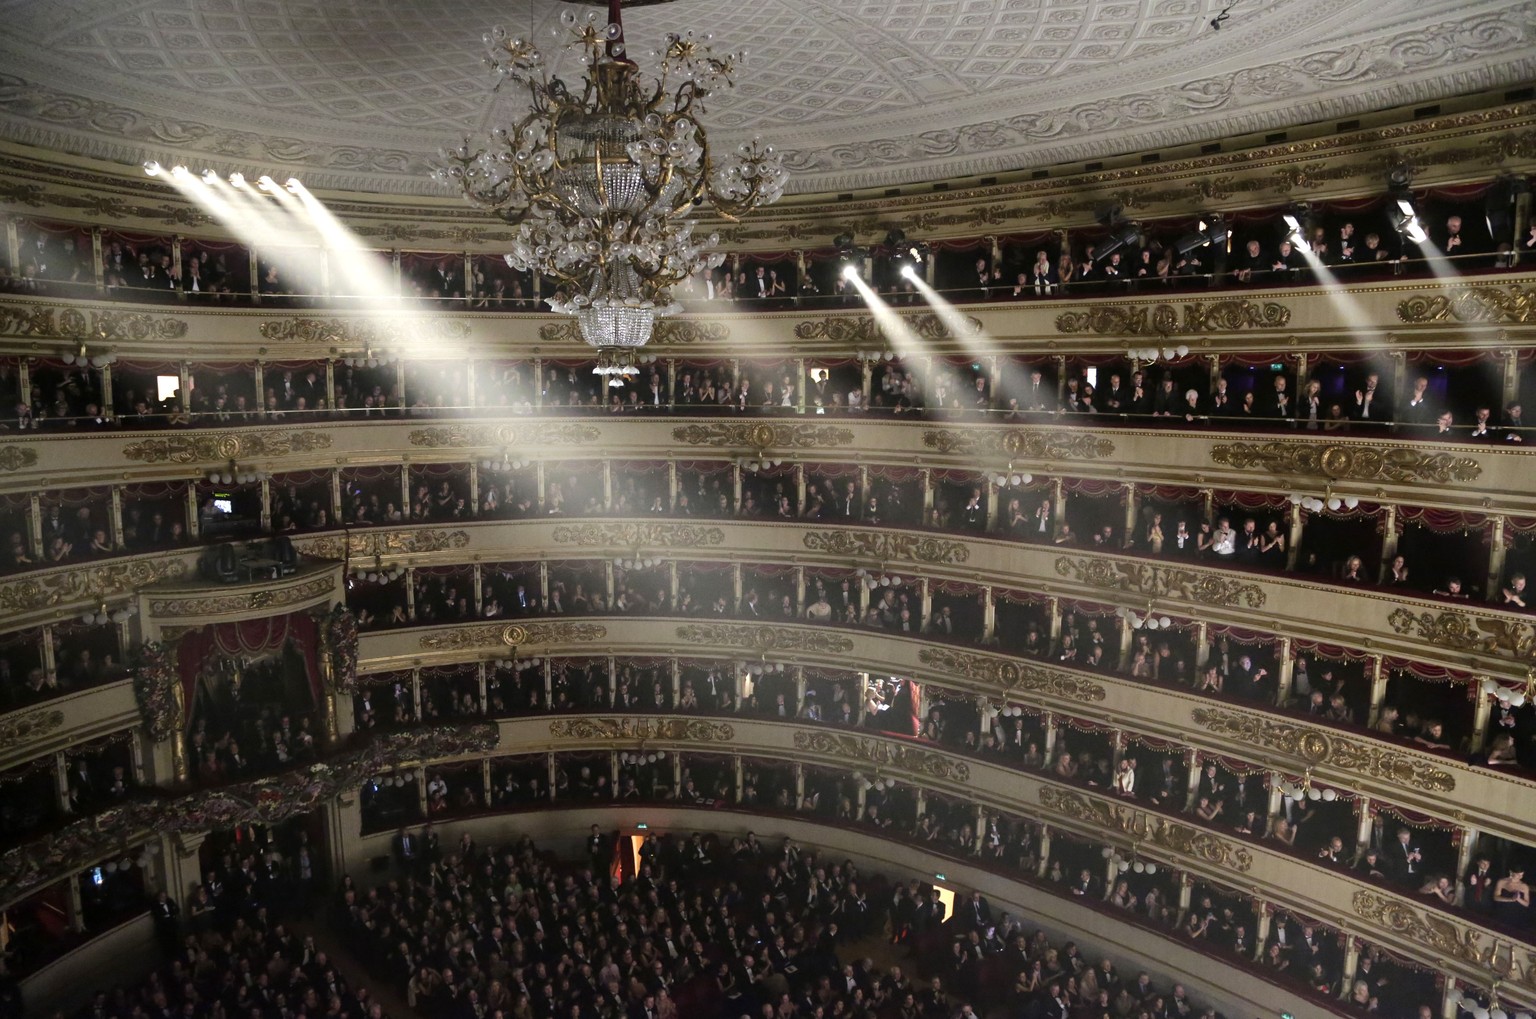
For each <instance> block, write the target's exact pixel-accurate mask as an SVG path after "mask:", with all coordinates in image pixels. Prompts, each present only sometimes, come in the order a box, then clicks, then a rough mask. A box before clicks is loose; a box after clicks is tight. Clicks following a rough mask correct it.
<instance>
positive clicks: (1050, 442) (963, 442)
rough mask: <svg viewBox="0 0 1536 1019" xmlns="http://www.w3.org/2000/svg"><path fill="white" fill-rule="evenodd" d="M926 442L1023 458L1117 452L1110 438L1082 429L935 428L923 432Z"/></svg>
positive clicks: (946, 449) (955, 450) (941, 448)
mask: <svg viewBox="0 0 1536 1019" xmlns="http://www.w3.org/2000/svg"><path fill="white" fill-rule="evenodd" d="M923 445H924V446H926V447H927V448H928V449H931V450H933V451H935V452H937V453H947V454H962V455H985V454H995V455H998V456H1007V457H1010V458H1012V459H1022V460H1102V459H1104V458H1105V457H1109V456H1114V453H1115V444H1114V442H1112V441H1111V440H1109V439H1106V438H1102V437H1100V436H1097V435H1090V434H1087V433H1082V432H1061V431H1055V430H1045V429H1042V430H1038V431H1025V430H1023V429H1020V428H1010V429H1006V430H994V429H970V430H967V431H961V430H959V429H954V428H933V429H929V430H928V431H925V432H923Z"/></svg>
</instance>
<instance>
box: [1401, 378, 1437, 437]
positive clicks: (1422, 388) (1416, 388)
mask: <svg viewBox="0 0 1536 1019" xmlns="http://www.w3.org/2000/svg"><path fill="white" fill-rule="evenodd" d="M1436 416H1437V415H1436V413H1435V406H1434V404H1433V402H1432V401H1431V400H1430V398H1429V377H1428V376H1426V375H1420V376H1419V377H1418V378H1416V379H1414V380H1413V391H1412V392H1411V393H1410V394H1409V395H1408V405H1407V406H1405V407H1404V408H1403V412H1402V415H1401V416H1400V417H1399V419H1398V420H1400V421H1402V422H1403V423H1404V424H1408V425H1428V424H1431V423H1432V422H1433V421H1434V420H1435V418H1436Z"/></svg>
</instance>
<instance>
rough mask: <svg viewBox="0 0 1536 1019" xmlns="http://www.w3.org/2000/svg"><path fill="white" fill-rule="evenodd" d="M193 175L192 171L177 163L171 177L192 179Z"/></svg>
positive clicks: (172, 168)
mask: <svg viewBox="0 0 1536 1019" xmlns="http://www.w3.org/2000/svg"><path fill="white" fill-rule="evenodd" d="M191 175H192V171H191V170H188V169H187V168H186V167H185V166H184V165H182V164H181V163H177V164H176V165H175V166H173V167H171V176H172V177H190V176H191Z"/></svg>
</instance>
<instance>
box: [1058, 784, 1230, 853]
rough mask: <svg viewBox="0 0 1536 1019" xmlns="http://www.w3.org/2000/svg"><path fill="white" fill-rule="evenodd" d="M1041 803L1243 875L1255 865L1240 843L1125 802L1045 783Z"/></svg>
mask: <svg viewBox="0 0 1536 1019" xmlns="http://www.w3.org/2000/svg"><path fill="white" fill-rule="evenodd" d="M1040 806H1041V807H1042V808H1043V809H1044V810H1045V811H1046V812H1048V813H1053V814H1055V815H1057V816H1058V817H1062V818H1066V819H1067V820H1070V821H1076V822H1077V823H1079V824H1086V825H1089V826H1091V827H1093V828H1095V829H1099V830H1101V831H1106V832H1115V833H1117V834H1120V835H1126V836H1129V837H1130V838H1132V839H1133V840H1136V841H1140V842H1148V843H1151V844H1152V845H1155V846H1159V847H1161V848H1163V849H1166V850H1168V851H1169V852H1171V853H1176V854H1179V855H1181V856H1186V857H1191V858H1193V859H1197V860H1203V861H1205V862H1206V863H1210V864H1214V865H1216V866H1219V867H1226V868H1229V869H1231V870H1234V871H1236V872H1238V873H1240V874H1246V873H1247V872H1248V871H1250V870H1251V869H1252V868H1253V853H1252V852H1251V851H1249V849H1248V848H1247V847H1246V846H1244V845H1242V844H1241V843H1239V842H1236V841H1233V840H1231V839H1225V838H1222V837H1221V836H1219V835H1217V834H1215V833H1213V832H1209V831H1206V830H1204V829H1201V828H1196V827H1194V826H1193V825H1188V824H1183V823H1182V822H1179V821H1174V820H1171V819H1169V818H1165V817H1159V816H1157V815H1155V814H1151V813H1148V812H1146V811H1142V810H1135V809H1133V808H1131V807H1128V806H1126V805H1125V804H1122V803H1115V802H1113V801H1111V800H1106V799H1102V798H1100V797H1097V796H1090V795H1088V794H1085V793H1080V792H1077V791H1075V790H1071V789H1059V788H1057V787H1056V786H1052V785H1042V786H1041V787H1040Z"/></svg>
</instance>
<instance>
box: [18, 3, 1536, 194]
mask: <svg viewBox="0 0 1536 1019" xmlns="http://www.w3.org/2000/svg"><path fill="white" fill-rule="evenodd" d="M562 6H563V5H560V4H555V3H550V2H548V0H499V2H491V0H455V2H449V0H384V2H380V0H0V18H3V20H4V23H5V24H6V31H5V33H4V35H3V37H0V132H3V134H4V136H5V137H8V138H12V139H14V140H18V141H22V142H26V143H30V144H36V145H40V146H43V147H46V148H53V149H60V150H64V151H71V152H78V153H81V154H84V155H89V156H95V157H99V158H108V159H117V160H121V161H123V162H127V163H137V162H141V161H142V160H144V159H147V158H155V159H159V160H161V161H162V162H168V161H175V162H185V163H188V164H191V165H194V166H203V165H207V166H212V167H214V168H216V169H220V170H235V169H239V170H242V171H244V172H247V173H248V172H250V171H251V170H253V169H254V170H261V171H277V172H283V173H297V174H299V175H300V176H302V177H303V178H304V179H305V181H306V182H307V183H308V184H309V185H310V186H311V187H312V188H332V189H342V190H358V191H379V192H387V193H403V194H430V193H433V191H434V186H433V185H432V184H431V183H430V182H429V181H428V179H427V176H426V174H427V170H428V163H429V160H430V159H431V157H432V154H433V153H435V152H436V151H437V150H438V148H439V147H440V146H442V145H444V144H449V143H457V142H458V141H460V140H462V138H463V136H464V135H465V134H466V133H469V134H473V135H479V134H480V133H481V132H482V131H483V130H484V129H485V128H486V127H487V126H488V125H489V124H492V123H495V122H498V121H499V119H500V118H501V115H502V114H505V113H509V112H510V106H511V104H512V103H513V101H514V98H515V97H513V96H511V95H510V94H509V95H506V96H502V97H492V96H491V95H490V94H489V93H488V92H487V85H488V84H489V78H488V75H487V74H486V72H484V71H483V69H482V67H481V64H480V56H481V53H482V51H483V48H482V45H481V43H480V35H481V33H482V32H483V31H484V30H485V29H486V28H488V27H489V26H491V25H492V24H495V23H498V22H499V23H502V24H505V25H507V26H508V28H509V29H511V30H512V31H514V32H522V33H529V32H532V33H534V34H535V35H534V37H535V38H537V37H538V33H540V32H541V31H542V29H544V28H545V27H547V26H548V25H550V24H552V23H553V20H554V18H555V17H556V16H557V14H558V12H559V10H560V9H561V8H562ZM1221 6H1222V3H1221V0H755V2H753V3H742V2H740V0H675V2H672V3H666V4H659V5H655V6H640V7H636V8H633V9H632V10H630V11H628V12H627V13H626V15H625V27H626V34H627V35H628V37H629V40H630V44H631V45H630V48H631V51H632V52H635V53H644V52H646V51H647V50H649V49H650V48H651V47H652V46H653V45H655V44H656V42H657V41H658V40H659V39H660V37H661V35H662V34H663V33H664V32H667V31H670V30H673V29H679V28H693V29H695V30H698V31H704V30H708V31H712V32H713V33H714V34H715V39H716V45H717V47H721V48H725V49H739V48H743V47H745V48H747V49H748V50H749V51H750V53H751V60H750V62H749V64H748V66H747V68H746V70H745V72H744V73H743V74H742V76H741V78H740V80H739V83H738V86H737V88H736V89H735V90H734V91H732V92H729V93H726V94H724V95H722V96H720V97H718V98H717V99H715V100H712V101H711V104H710V113H709V115H708V116H707V117H706V118H705V120H706V123H707V124H708V125H709V126H710V127H711V128H712V129H713V130H714V131H715V133H716V135H717V136H719V137H722V138H724V139H725V140H727V141H730V140H733V139H739V138H745V137H748V136H750V135H754V134H758V135H762V136H763V137H765V138H766V139H768V140H769V141H771V142H773V143H774V144H775V145H777V146H778V147H779V148H781V149H782V150H784V151H785V153H786V156H787V161H788V163H789V165H790V166H791V168H793V169H794V170H795V171H796V175H795V177H794V178H793V185H792V186H793V188H794V189H795V190H798V191H802V192H814V191H831V190H845V189H849V188H855V187H867V186H874V185H890V184H896V183H908V182H913V181H921V180H927V179H936V178H941V177H953V176H960V175H965V174H973V173H989V172H998V171H1003V170H1009V169H1019V168H1023V167H1028V166H1034V165H1042V164H1046V163H1052V162H1059V161H1063V160H1075V159H1086V158H1095V157H1101V156H1105V155H1111V154H1115V153H1119V152H1127V151H1134V150H1137V149H1146V148H1153V147H1158V146H1166V145H1173V144H1183V143H1188V142H1193V141H1199V140H1204V139H1209V138H1214V137H1221V136H1222V135H1231V134H1236V133H1247V132H1252V131H1259V130H1269V129H1274V128H1276V127H1279V126H1284V125H1286V124H1291V123H1296V122H1299V121H1310V120H1321V119H1327V118H1334V117H1342V116H1349V115H1352V114H1356V113H1360V112H1364V111H1367V110H1370V109H1377V108H1381V107H1385V106H1392V105H1400V104H1404V103H1410V102H1424V101H1432V100H1434V99H1437V98H1442V97H1444V96H1447V95H1451V94H1455V93H1460V92H1467V91H1472V90H1478V89H1485V88H1494V87H1498V86H1501V85H1504V84H1512V83H1523V82H1525V81H1528V80H1530V79H1531V78H1533V77H1536V0H1525V2H1510V0H1243V2H1242V3H1240V4H1239V5H1238V6H1237V7H1236V8H1235V9H1234V11H1233V12H1232V18H1231V20H1229V21H1228V22H1227V23H1226V25H1225V26H1224V27H1223V28H1222V29H1221V30H1220V31H1219V32H1218V31H1213V30H1212V29H1211V28H1210V26H1209V22H1210V19H1211V18H1212V17H1213V16H1214V14H1215V13H1216V11H1217V10H1218V9H1219V8H1220V7H1221ZM642 63H643V61H642Z"/></svg>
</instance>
